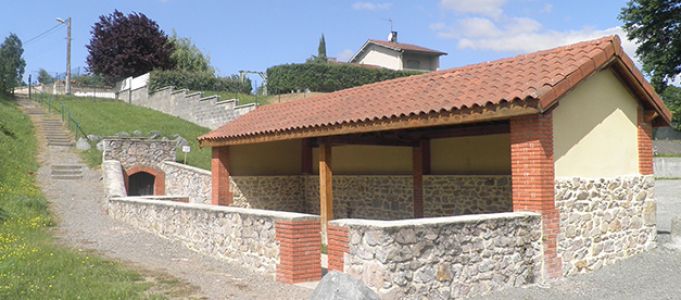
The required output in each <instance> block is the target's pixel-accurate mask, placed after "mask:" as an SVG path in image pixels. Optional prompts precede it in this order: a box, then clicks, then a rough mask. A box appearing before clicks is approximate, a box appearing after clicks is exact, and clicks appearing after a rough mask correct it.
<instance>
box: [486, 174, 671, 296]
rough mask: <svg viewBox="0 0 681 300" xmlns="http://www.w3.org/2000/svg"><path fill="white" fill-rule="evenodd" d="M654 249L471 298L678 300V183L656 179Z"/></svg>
mask: <svg viewBox="0 0 681 300" xmlns="http://www.w3.org/2000/svg"><path fill="white" fill-rule="evenodd" d="M655 185H656V188H655V196H656V198H657V224H658V247H657V249H654V250H652V251H649V252H647V253H643V254H641V255H637V256H634V257H632V258H629V259H626V260H624V261H622V262H620V263H617V264H614V265H610V266H606V267H604V268H602V269H600V270H598V271H596V272H593V273H591V274H584V275H579V276H574V277H570V278H567V279H561V280H558V281H553V282H549V283H548V284H547V285H546V286H535V287H529V288H512V289H506V290H503V291H499V292H496V293H493V294H490V295H487V296H484V297H478V298H473V299H479V300H482V299H485V300H497V299H498V300H501V299H537V300H539V299H542V300H543V299H575V300H577V299H579V300H585V299H598V300H624V299H637V300H639V299H640V300H646V299H681V250H669V249H667V248H665V247H664V244H665V243H668V242H669V229H670V226H671V219H672V217H673V216H679V217H681V180H657V181H656V182H655Z"/></svg>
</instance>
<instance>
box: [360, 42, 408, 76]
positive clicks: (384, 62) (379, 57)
mask: <svg viewBox="0 0 681 300" xmlns="http://www.w3.org/2000/svg"><path fill="white" fill-rule="evenodd" d="M357 62H358V63H360V64H367V65H376V66H381V67H384V68H388V69H392V70H402V69H403V66H402V53H401V52H399V51H396V50H392V49H388V48H385V47H379V46H376V45H369V46H368V47H367V50H366V51H365V52H364V54H362V56H361V57H360V58H359V60H357Z"/></svg>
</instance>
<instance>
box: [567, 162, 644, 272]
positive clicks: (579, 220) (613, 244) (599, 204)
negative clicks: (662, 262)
mask: <svg viewBox="0 0 681 300" xmlns="http://www.w3.org/2000/svg"><path fill="white" fill-rule="evenodd" d="M654 188H655V179H654V177H653V176H652V175H648V176H629V177H615V178H596V179H594V178H559V179H557V180H556V208H557V209H558V210H559V211H560V234H559V235H558V245H557V248H556V251H557V253H558V257H559V258H560V259H561V261H562V264H563V275H573V274H577V273H584V272H590V271H593V270H597V269H600V268H601V267H602V266H603V265H607V264H612V263H614V262H617V261H619V260H621V259H624V258H626V257H629V256H632V255H634V254H637V253H640V252H643V251H645V250H649V249H652V248H654V247H655V239H656V220H655V213H656V205H655V198H654Z"/></svg>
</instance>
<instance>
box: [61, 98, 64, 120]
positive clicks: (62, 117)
mask: <svg viewBox="0 0 681 300" xmlns="http://www.w3.org/2000/svg"><path fill="white" fill-rule="evenodd" d="M61 122H62V123H64V102H61Z"/></svg>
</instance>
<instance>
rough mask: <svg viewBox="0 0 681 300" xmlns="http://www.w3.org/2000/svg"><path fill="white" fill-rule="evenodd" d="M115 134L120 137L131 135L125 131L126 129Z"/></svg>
mask: <svg viewBox="0 0 681 300" xmlns="http://www.w3.org/2000/svg"><path fill="white" fill-rule="evenodd" d="M115 136H116V137H119V138H127V137H130V134H129V133H127V132H125V131H121V132H118V133H116V134H115Z"/></svg>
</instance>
